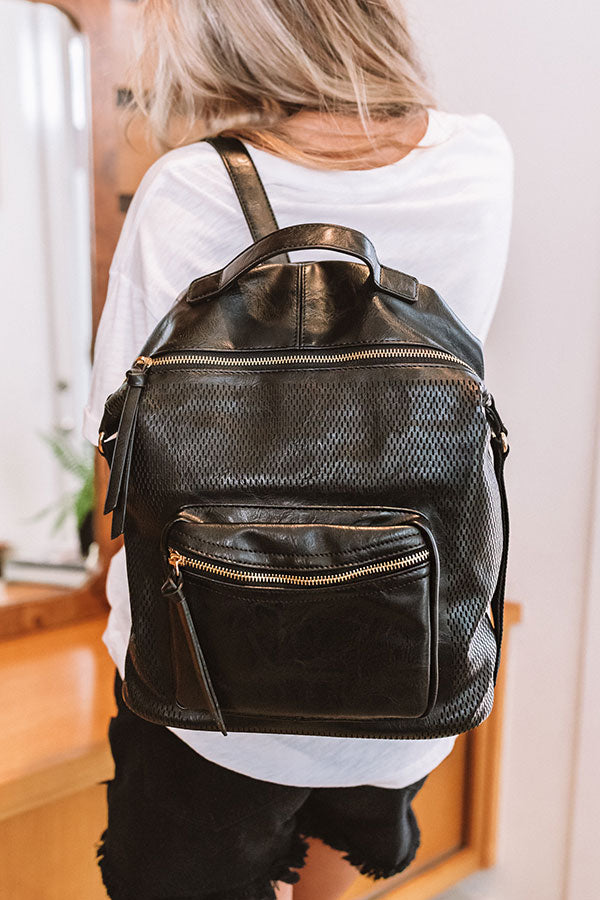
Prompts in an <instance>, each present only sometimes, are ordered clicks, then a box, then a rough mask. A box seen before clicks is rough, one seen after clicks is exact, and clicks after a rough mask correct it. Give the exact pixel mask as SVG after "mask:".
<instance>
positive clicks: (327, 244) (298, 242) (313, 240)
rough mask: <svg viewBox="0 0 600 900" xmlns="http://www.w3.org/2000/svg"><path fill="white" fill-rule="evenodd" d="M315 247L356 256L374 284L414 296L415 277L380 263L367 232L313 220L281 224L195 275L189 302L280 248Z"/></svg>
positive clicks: (217, 288) (214, 290) (208, 294)
mask: <svg viewBox="0 0 600 900" xmlns="http://www.w3.org/2000/svg"><path fill="white" fill-rule="evenodd" d="M314 249H320V250H339V251H340V253H346V254H349V255H350V256H356V257H357V258H358V259H361V260H363V262H365V263H366V264H367V265H368V267H369V271H370V272H371V277H372V279H373V282H374V285H375V287H377V288H380V289H381V290H384V291H386V292H387V293H389V294H392V295H393V296H396V297H400V298H401V299H404V300H407V301H409V302H413V301H414V300H415V298H416V296H417V288H418V282H417V279H416V278H412V277H411V276H410V275H405V274H404V273H403V272H396V271H394V269H389V268H387V267H386V266H382V265H381V263H380V262H379V259H378V258H377V253H376V251H375V247H374V246H373V244H372V243H371V241H370V240H369V239H368V237H366V235H364V234H362V233H361V232H360V231H355V230H354V229H352V228H343V227H342V226H341V225H327V224H324V223H313V224H307V225H290V226H289V227H288V228H281V229H279V231H275V232H273V233H272V234H269V235H267V236H266V237H264V238H262V239H261V240H259V241H257V242H256V243H254V244H252V245H251V246H250V247H247V248H246V249H245V250H243V251H242V252H241V253H239V254H238V256H236V257H235V259H233V260H232V261H231V262H230V263H229V264H228V265H227V266H225V268H224V269H219V270H218V271H217V272H212V273H211V274H209V275H203V276H202V277H201V278H198V279H196V281H193V282H192V284H191V285H190V288H189V291H188V293H187V300H188V303H197V302H198V301H199V300H204V299H207V298H209V297H211V296H213V295H214V294H216V293H218V292H219V291H223V290H224V289H225V288H227V287H229V286H230V285H231V284H233V282H234V281H236V280H237V279H238V278H239V277H240V276H241V275H244V274H245V273H246V272H249V271H251V270H252V269H254V268H256V267H257V266H259V265H260V264H261V263H263V262H267V261H268V260H269V259H272V258H273V257H274V256H276V255H277V254H278V253H279V252H281V251H288V250H314Z"/></svg>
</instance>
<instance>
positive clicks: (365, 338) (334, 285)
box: [101, 225, 508, 739]
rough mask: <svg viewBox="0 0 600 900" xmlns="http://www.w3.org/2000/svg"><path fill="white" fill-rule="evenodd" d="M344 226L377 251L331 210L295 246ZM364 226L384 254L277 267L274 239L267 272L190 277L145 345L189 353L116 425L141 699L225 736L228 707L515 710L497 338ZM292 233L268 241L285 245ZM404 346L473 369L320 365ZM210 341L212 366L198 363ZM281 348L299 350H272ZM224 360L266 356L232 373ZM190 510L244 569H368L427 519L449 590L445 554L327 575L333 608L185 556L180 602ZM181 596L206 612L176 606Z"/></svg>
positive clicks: (236, 711)
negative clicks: (381, 569)
mask: <svg viewBox="0 0 600 900" xmlns="http://www.w3.org/2000/svg"><path fill="white" fill-rule="evenodd" d="M323 227H324V228H326V229H332V231H330V234H331V235H335V240H336V242H340V243H341V244H343V245H344V246H346V248H347V247H348V246H351V245H355V242H356V237H355V235H352V234H347V235H346V239H345V242H344V240H341V238H340V231H339V226H320V225H319V226H298V228H299V231H294V240H295V241H296V244H295V245H294V246H297V243H298V241H299V240H305V238H306V232H305V231H303V230H302V229H303V228H308V229H309V231H310V229H311V228H317V229H318V230H320V231H319V233H321V231H322V228H323ZM342 230H343V229H342ZM311 234H313V232H311ZM288 235H289V231H288ZM342 237H343V236H342ZM362 238H364V236H361V239H359V245H360V247H362V248H363V249H365V252H367V251H368V254H369V258H368V264H367V265H365V264H364V263H363V262H360V263H356V262H351V261H346V260H325V261H320V262H308V263H297V264H296V263H294V264H292V263H268V264H266V265H259V267H258V268H256V267H255V266H256V265H258V264H259V263H260V261H261V260H263V259H264V254H263V250H261V249H259V250H256V246H255V247H254V248H250V250H249V252H248V253H247V255H246V261H247V262H248V261H249V263H250V264H251V266H252V268H249V269H248V270H247V271H243V269H244V268H245V267H246V263H244V264H243V265H242V266H241V268H240V263H239V260H238V262H237V263H236V264H235V266H234V269H233V270H230V271H233V272H234V275H235V277H233V278H232V279H230V280H229V283H228V284H227V286H224V285H225V281H223V282H219V283H221V284H222V285H223V286H222V287H221V288H219V290H218V292H217V293H216V294H215V295H214V296H211V297H210V298H206V295H204V296H205V299H203V300H199V301H198V302H192V303H189V302H188V299H187V294H188V291H187V289H186V290H183V291H182V293H181V294H180V296H179V297H178V298H177V301H176V302H175V305H174V306H173V308H172V309H171V310H170V311H169V312H168V313H167V315H166V316H165V317H164V318H163V319H162V320H161V322H159V323H158V325H157V326H156V328H155V330H154V331H153V333H152V334H151V335H150V337H149V338H148V340H147V342H146V344H145V346H144V347H143V348H140V355H143V356H148V357H150V356H152V357H157V358H159V357H161V356H162V357H164V356H174V357H175V361H174V362H173V363H171V364H170V365H164V366H150V367H149V368H148V369H147V370H145V371H143V372H140V371H139V370H138V371H136V372H131V373H128V377H127V379H126V380H125V381H124V383H123V384H122V385H121V387H120V388H119V389H118V390H117V391H115V392H114V393H113V394H112V395H111V396H110V397H109V398H108V399H107V403H106V407H105V415H104V417H103V422H102V426H101V429H102V430H104V431H105V433H106V434H107V435H108V434H112V433H114V431H115V430H116V429H117V428H118V429H119V434H118V438H117V441H116V446H115V447H114V448H111V449H109V447H108V446H107V451H108V453H110V454H111V456H110V460H109V461H110V462H111V485H110V487H109V494H108V496H107V504H106V506H107V509H108V508H111V507H112V508H113V533H115V531H118V530H119V529H120V528H121V527H122V528H123V529H124V536H125V546H126V551H127V552H126V559H127V576H128V581H129V593H130V597H131V606H132V621H133V628H132V633H131V639H130V646H129V651H128V654H127V659H126V665H125V684H124V697H125V699H126V701H127V703H128V704H129V705H130V706H131V708H132V709H133V710H134V711H135V712H137V713H138V714H139V715H142V716H144V717H145V718H147V719H149V720H150V721H155V722H158V723H161V724H168V725H173V726H179V727H185V728H199V729H208V730H215V729H218V728H219V727H221V725H220V722H219V715H220V714H221V713H222V714H223V718H224V722H225V725H226V728H227V730H228V731H257V732H268V731H273V732H286V731H289V732H292V733H297V734H324V735H328V734H329V735H340V736H355V737H360V736H363V737H382V738H394V739H399V738H400V739H407V738H411V739H418V738H430V737H441V736H444V735H451V734H458V733H460V732H461V731H466V730H469V729H470V728H473V727H475V726H476V725H478V724H479V723H480V722H482V721H483V720H484V719H485V718H486V717H487V715H488V714H489V712H490V710H491V708H492V703H493V689H494V682H495V677H496V674H497V665H498V660H499V652H500V641H501V633H502V605H503V599H504V597H503V593H504V576H505V569H506V557H507V540H508V511H507V505H506V496H505V491H504V483H503V475H502V469H503V464H504V459H505V456H506V452H505V450H504V448H503V438H502V431H503V430H504V431H505V429H504V427H503V425H502V423H501V421H500V419H499V416H498V414H497V412H496V410H495V407H493V408H492V407H491V406H490V395H489V393H488V391H487V388H486V386H485V384H484V383H483V380H482V379H483V375H484V369H483V356H482V349H481V344H480V342H479V341H478V340H477V339H476V338H475V337H474V336H473V335H472V334H471V333H470V332H469V331H468V329H466V328H465V326H464V325H463V324H462V323H461V322H460V320H459V319H458V318H457V317H456V316H455V315H454V314H453V313H452V311H451V310H450V309H449V308H448V306H447V305H446V304H445V303H444V301H443V299H442V298H441V297H440V296H439V295H438V294H437V293H436V292H435V291H434V290H433V289H432V288H430V287H428V286H426V285H422V284H419V285H418V287H417V290H416V294H415V296H414V298H411V297H404V298H401V297H400V296H398V293H399V290H405V289H406V290H407V291H409V288H410V285H411V283H413V282H412V281H411V279H410V277H409V276H406V275H404V274H403V273H395V274H392V275H391V276H389V277H388V276H387V275H386V276H385V278H383V277H382V276H381V270H380V282H381V284H380V286H377V285H376V283H375V281H374V278H373V273H372V272H371V270H370V268H369V266H371V267H373V259H372V258H371V256H370V250H369V243H368V241H367V239H366V238H364V240H362ZM309 239H310V240H312V239H313V238H312V237H309ZM289 244H290V242H289V239H288V236H284V237H281V235H279V236H277V237H275V238H272V239H269V240H268V241H267V246H268V247H269V248H270V251H269V252H271V251H273V252H279V253H281V251H282V250H284V249H285V248H286V247H288V246H289ZM264 246H265V245H264V244H263V248H264ZM330 246H331V245H330ZM290 249H292V248H291V247H290ZM374 271H375V273H377V269H376V268H375V269H374ZM220 277H221V276H220ZM386 279H387V280H386ZM384 282H385V283H384ZM392 284H393V285H394V290H390V285H392ZM414 284H415V285H416V282H414ZM196 287H197V286H196ZM194 290H196V288H194V289H193V291H194ZM193 291H192V293H193ZM409 292H410V291H409ZM198 296H199V295H198ZM390 346H397V347H402V348H412V350H413V351H414V350H415V349H419V348H420V349H421V350H424V351H427V350H431V349H436V350H442V351H445V352H447V353H451V354H453V355H455V356H456V357H458V358H459V359H460V360H463V363H461V362H456V361H451V360H439V359H433V358H428V357H427V355H426V354H424V355H422V356H420V357H419V356H415V357H414V358H412V357H411V358H407V359H389V358H368V359H362V358H360V357H358V358H357V359H353V360H350V361H345V362H344V361H337V362H323V363H317V362H313V361H311V354H312V353H314V352H315V351H317V350H318V351H319V352H321V351H323V352H325V351H327V350H329V351H331V352H335V353H339V351H341V350H344V349H352V350H358V351H360V350H361V349H364V348H368V349H369V350H374V349H376V348H384V349H385V348H389V347H390ZM207 350H209V351H213V353H214V354H216V359H217V362H216V363H215V364H213V365H210V364H202V365H199V364H194V363H189V364H185V363H181V362H177V357H178V355H183V354H194V353H204V352H205V351H207ZM278 353H280V354H284V355H285V356H290V357H291V361H289V362H287V363H285V364H284V365H275V364H273V363H270V362H269V359H270V356H269V354H271V355H273V354H278ZM219 355H225V356H227V357H228V358H230V359H236V360H239V359H240V358H247V359H248V360H249V362H250V364H249V365H243V366H238V367H236V366H230V367H227V366H225V365H223V364H219V362H218V359H219ZM295 356H297V357H306V359H303V361H302V362H300V361H298V362H294V357H295ZM258 359H262V360H263V362H262V363H260V364H259V363H257V360H258ZM111 443H114V442H111ZM107 458H108V455H107ZM340 508H343V512H340ZM183 510H185V511H186V513H185V515H184V516H183V518H184V519H185V518H186V516H187V521H184V522H182V521H178V522H177V524H176V526H174V527H173V535H174V536H175V537H177V539H178V540H180V541H181V542H187V544H186V546H188V547H189V548H191V550H192V551H193V550H196V551H198V552H200V551H201V552H202V553H204V554H206V553H207V552H208V553H210V552H212V554H213V556H214V557H215V558H220V559H229V561H230V562H231V564H232V565H233V566H241V565H254V566H256V565H258V564H260V565H266V564H267V563H269V561H271V565H272V564H273V560H276V559H278V558H279V557H278V556H277V554H287V556H286V559H287V561H288V563H289V566H290V567H291V568H292V569H295V568H298V567H299V568H302V567H306V566H307V563H308V561H309V558H310V555H311V554H312V553H318V554H323V557H322V560H323V561H324V567H325V568H327V566H329V567H331V566H333V567H334V568H335V567H336V566H337V567H339V566H340V565H342V566H343V565H345V564H346V560H347V559H348V558H350V557H352V558H355V559H357V560H359V561H363V560H364V561H368V560H369V559H371V558H372V556H373V554H375V555H376V554H377V553H378V552H379V551H378V549H377V547H376V545H377V543H378V541H379V540H380V539H381V540H385V539H386V537H387V536H389V538H390V540H391V544H393V545H394V546H395V547H400V546H401V545H402V546H404V545H406V546H411V541H412V542H416V541H418V539H419V538H418V534H419V531H418V528H419V527H420V528H421V533H422V534H423V535H425V533H426V532H425V531H424V530H423V524H422V523H424V522H426V523H427V527H428V528H429V533H430V535H431V537H430V544H431V550H432V553H433V554H434V557H435V566H434V569H435V570H436V571H435V572H434V573H433V581H434V582H435V585H433V587H434V588H435V593H436V596H437V598H438V600H437V602H436V603H434V604H432V568H431V565H430V566H429V568H428V570H427V571H425V570H423V571H422V572H418V573H413V574H415V575H416V574H418V575H419V577H418V578H417V577H415V578H414V579H411V577H410V576H406V575H400V574H397V575H396V574H395V575H393V576H390V577H389V578H388V577H386V578H381V579H379V578H374V579H371V580H368V581H367V582H365V583H364V584H363V585H362V586H361V588H360V589H359V588H358V586H356V585H353V586H352V587H351V588H349V587H348V586H347V585H345V586H344V587H343V588H337V587H336V589H335V590H331V591H329V590H328V591H322V594H323V597H324V600H323V602H322V603H320V602H317V603H316V602H314V601H313V600H312V599H311V597H312V596H313V594H312V593H311V594H309V595H308V596H306V594H307V592H306V591H304V590H300V591H296V590H295V589H294V590H291V591H287V592H281V591H279V592H276V591H274V590H272V589H265V588H258V589H257V588H248V587H246V586H240V585H237V584H235V585H234V586H233V587H232V586H230V585H229V584H224V583H222V582H221V581H220V580H219V578H218V577H217V578H214V577H213V578H203V579H201V578H198V577H196V576H195V575H191V574H190V573H189V572H188V573H186V572H184V573H183V576H182V577H183V583H182V585H181V586H180V587H178V591H179V589H180V590H181V597H183V600H182V599H181V597H179V601H176V600H175V599H172V598H171V599H169V598H168V597H166V596H162V595H161V585H163V584H164V583H165V578H166V576H167V575H168V573H169V568H170V567H169V566H168V562H167V560H166V556H165V547H164V544H163V538H164V537H165V534H167V532H168V526H169V523H171V522H172V521H173V520H174V519H181V515H180V513H181V512H182V511H183ZM349 510H352V512H351V513H350V514H349V512H348V511H349ZM407 511H410V512H407ZM115 514H116V515H115ZM348 515H350V518H348ZM391 515H393V516H395V517H396V518H395V519H393V520H390V516H391ZM190 516H192V517H193V516H196V519H195V520H194V519H193V518H190ZM340 516H341V518H340ZM407 516H408V518H407ZM411 516H413V517H416V518H413V519H412V520H411V518H410V517H411ZM419 523H421V525H420V526H419ZM386 528H388V529H389V528H391V530H390V531H385V529H386ZM415 528H416V529H417V531H415V530H414V529H415ZM338 529H339V530H338ZM364 529H371V531H370V532H369V534H370V535H371V540H369V541H367V542H363V536H364ZM211 546H212V547H213V549H212V551H210V547H211ZM344 554H346V556H344ZM319 590H320V591H321V589H320V588H319ZM259 595H260V600H259V599H258V598H259ZM290 597H292V601H291V602H290V599H289V598H290ZM175 602H180V603H183V602H185V604H186V607H185V608H184V607H182V608H181V609H177V610H176V611H174V609H173V603H175ZM227 604H231V605H230V607H228V606H227ZM293 604H295V607H293V613H290V610H292V605H293ZM340 606H341V608H342V609H343V614H342V615H339V616H338V615H337V614H336V610H337V611H339V609H340ZM490 606H491V608H492V612H493V616H494V622H493V624H492V623H491V622H490V618H489V616H488V609H489V608H490ZM434 607H435V609H436V610H437V613H436V614H435V615H431V611H432V609H433V608H434ZM186 609H187V612H186ZM228 609H230V610H231V612H230V613H228V612H227V610H228ZM428 611H429V612H428ZM182 613H183V614H182ZM428 615H429V618H428ZM394 616H396V619H394ZM396 621H398V622H401V625H399V626H398V628H397V629H396V628H395V626H394V622H396ZM334 622H335V624H336V627H335V628H334V629H333V630H332V623H334ZM269 623H270V624H269ZM296 626H298V627H297V629H296ZM427 629H429V635H430V638H429V640H430V643H431V647H430V649H433V650H435V659H436V665H433V664H432V659H433V657H432V656H431V655H429V656H427V654H426V653H425V650H424V647H425V645H426V643H427V637H426V634H425V632H426V631H427ZM275 633H278V634H279V635H280V637H281V639H282V641H283V644H279V643H277V641H275V640H274V637H273V635H274V634H275ZM311 636H312V637H311ZM282 646H285V647H286V648H287V651H288V652H287V653H286V654H285V659H286V660H287V661H288V663H289V661H290V659H293V664H292V667H291V669H287V670H286V665H287V664H286V662H285V660H284V657H283V656H279V657H278V655H277V654H278V653H279V652H280V651H281V648H282ZM327 646H329V647H330V649H331V654H330V655H328V653H327ZM386 647H387V652H386ZM294 648H295V650H294ZM375 648H377V652H376V649H375ZM313 651H314V654H313ZM290 654H291V655H290ZM311 654H313V655H312V656H311ZM426 657H427V661H426ZM302 659H304V663H305V665H304V670H302V671H301V668H302ZM328 659H329V661H330V663H331V665H330V668H329V669H328V668H327V665H328ZM403 661H404V662H405V663H406V665H404V668H403ZM236 664H239V665H238V669H237V672H236ZM294 667H296V668H294ZM286 671H287V672H288V674H287V675H286ZM352 672H357V673H359V674H358V677H357V680H356V684H354V682H353V681H352V678H351V677H350V674H349V673H352ZM399 672H402V673H403V674H402V677H401V678H400V679H398V678H397V677H396V676H397V675H398V673H399ZM288 676H289V677H288ZM436 677H437V683H436ZM213 679H214V681H213ZM369 685H372V687H373V691H372V693H369ZM354 688H355V689H356V690H355V692H354V694H353V689H354ZM211 692H212V693H211ZM426 694H427V700H428V702H429V703H430V705H431V702H432V701H434V702H433V705H431V708H428V709H425V707H424V699H425V695H426ZM424 710H425V711H424Z"/></svg>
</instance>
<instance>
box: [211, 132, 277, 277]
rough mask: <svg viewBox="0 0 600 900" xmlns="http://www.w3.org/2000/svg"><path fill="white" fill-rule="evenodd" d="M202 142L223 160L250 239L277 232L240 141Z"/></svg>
mask: <svg viewBox="0 0 600 900" xmlns="http://www.w3.org/2000/svg"><path fill="white" fill-rule="evenodd" d="M205 142H206V143H207V144H210V145H211V146H212V147H214V149H215V150H216V151H217V153H218V154H219V156H220V157H221V159H222V160H223V163H224V165H225V168H226V169H227V174H228V175H229V177H230V179H231V183H232V184H233V187H234V190H235V192H236V194H237V198H238V200H239V201H240V206H241V207H242V210H243V213H244V216H245V217H246V222H247V223H248V228H249V229H250V234H251V235H252V238H253V240H254V241H258V240H259V239H260V238H262V237H265V236H266V235H267V234H270V233H271V232H272V231H277V229H278V228H279V226H278V224H277V219H276V218H275V216H274V214H273V210H272V208H271V204H270V202H269V198H268V197H267V193H266V191H265V187H264V185H263V183H262V181H261V180H260V175H259V174H258V172H257V171H256V167H255V165H254V163H253V161H252V157H251V156H250V154H249V153H248V150H247V149H246V147H245V146H244V144H243V143H242V141H239V140H238V139H237V138H228V137H216V138H206V139H205ZM272 261H273V262H289V261H290V258H289V256H288V255H287V253H285V254H282V255H281V256H278V257H276V258H274V259H273V260H272Z"/></svg>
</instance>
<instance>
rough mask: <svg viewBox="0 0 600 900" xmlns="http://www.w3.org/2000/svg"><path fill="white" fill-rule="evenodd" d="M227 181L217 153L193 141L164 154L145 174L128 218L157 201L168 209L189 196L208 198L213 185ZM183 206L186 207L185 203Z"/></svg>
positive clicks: (207, 146)
mask: <svg viewBox="0 0 600 900" xmlns="http://www.w3.org/2000/svg"><path fill="white" fill-rule="evenodd" d="M226 180H227V174H226V171H225V168H224V166H223V163H222V161H221V159H220V157H219V155H218V154H217V152H216V151H215V150H214V149H213V147H211V145H210V144H208V143H206V141H195V142H194V143H192V144H186V145H184V146H182V147H175V148H174V149H173V150H168V151H167V152H166V153H163V154H162V156H159V158H158V159H157V160H156V161H155V162H154V163H153V164H152V165H151V166H150V167H149V168H148V169H147V170H146V172H145V174H144V176H143V178H142V179H141V181H140V183H139V186H138V188H137V190H136V192H135V194H134V196H133V200H132V203H131V205H130V208H129V210H128V213H129V215H128V218H129V220H130V221H131V220H132V219H135V217H136V215H137V214H139V213H140V212H141V211H142V210H143V209H144V208H145V207H147V206H149V205H156V204H159V205H160V203H161V201H165V202H168V203H169V204H170V205H172V204H175V205H176V204H177V202H178V200H180V201H181V200H183V201H186V200H187V199H188V198H189V194H190V192H192V193H206V194H210V193H211V191H212V188H213V187H214V185H215V183H216V182H223V181H226ZM186 205H187V203H186Z"/></svg>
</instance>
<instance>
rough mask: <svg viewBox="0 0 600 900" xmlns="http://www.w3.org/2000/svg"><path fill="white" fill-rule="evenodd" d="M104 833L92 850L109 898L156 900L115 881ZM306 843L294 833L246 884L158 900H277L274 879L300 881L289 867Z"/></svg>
mask: <svg viewBox="0 0 600 900" xmlns="http://www.w3.org/2000/svg"><path fill="white" fill-rule="evenodd" d="M106 836H107V831H104V832H103V834H102V836H101V838H100V843H99V845H98V846H97V849H96V857H97V861H98V866H99V867H100V872H101V875H102V883H103V884H104V887H105V888H106V893H107V894H108V896H109V897H110V898H111V900H159V898H158V897H156V896H153V897H151V896H144V897H142V896H140V893H139V890H136V891H135V892H133V891H132V890H131V889H130V888H129V887H128V886H127V885H124V884H122V883H121V882H119V880H118V879H117V878H116V877H115V874H114V872H113V871H112V869H111V866H110V861H109V860H108V859H107V853H106V844H105V841H106ZM308 846H309V845H308V843H307V842H306V841H304V840H303V839H302V838H301V837H300V835H299V834H298V833H294V834H293V836H292V840H291V845H290V847H289V850H288V851H287V853H286V854H285V856H283V857H280V858H278V859H276V860H274V861H273V862H272V864H271V865H270V867H269V870H268V872H267V873H266V874H265V875H260V876H258V877H257V878H255V879H254V880H253V881H251V882H250V883H249V884H247V885H244V886H243V887H237V888H231V889H230V890H226V891H216V892H214V891H213V892H211V893H208V894H205V893H200V894H198V893H196V894H193V895H192V894H190V895H187V896H185V897H181V896H179V897H169V898H166V897H161V898H160V900H277V898H276V895H275V886H276V884H277V882H279V881H285V882H286V883H287V884H296V882H298V881H299V880H300V874H299V873H298V872H293V871H292V869H300V868H302V867H303V866H304V864H305V861H306V854H307V853H308Z"/></svg>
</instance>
